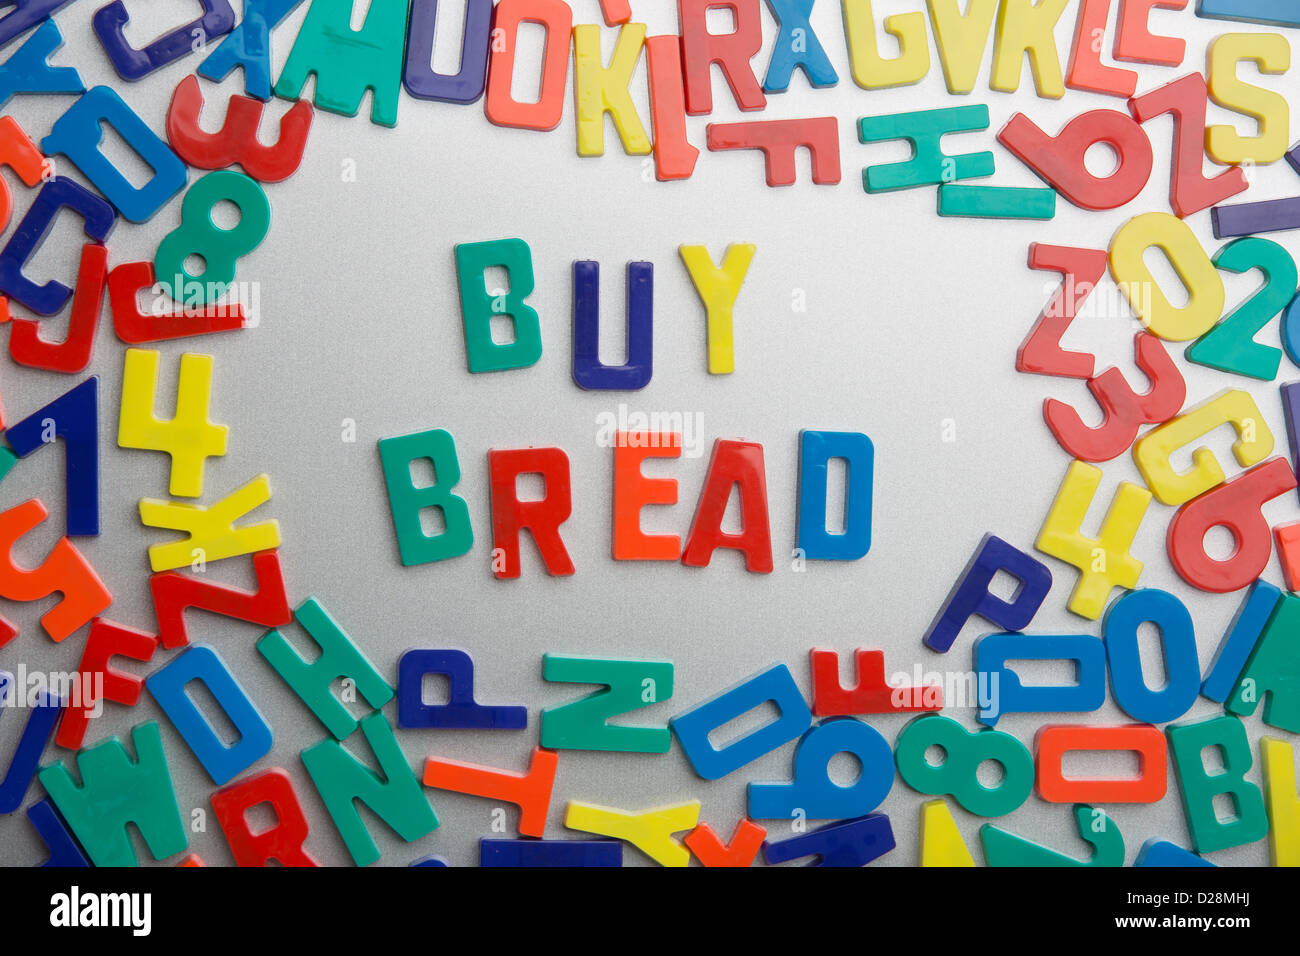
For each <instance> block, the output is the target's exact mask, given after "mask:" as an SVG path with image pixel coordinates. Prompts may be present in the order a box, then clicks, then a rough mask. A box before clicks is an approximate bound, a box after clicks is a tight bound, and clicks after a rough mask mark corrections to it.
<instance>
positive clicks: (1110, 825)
mask: <svg viewBox="0 0 1300 956" xmlns="http://www.w3.org/2000/svg"><path fill="white" fill-rule="evenodd" d="M1074 821H1075V824H1076V825H1077V826H1078V828H1079V836H1081V837H1083V839H1084V841H1085V842H1087V843H1091V844H1092V847H1093V853H1092V858H1091V859H1089V860H1088V861H1087V862H1084V861H1081V860H1076V859H1074V858H1073V857H1068V856H1065V855H1064V854H1062V853H1057V852H1056V851H1055V850H1049V849H1048V848H1047V847H1045V846H1039V845H1038V844H1037V843H1031V842H1030V841H1029V840H1026V839H1024V838H1023V837H1018V836H1016V835H1015V834H1014V833H1008V832H1007V831H1006V830H1003V829H1001V828H1000V827H995V826H994V825H993V824H991V823H986V824H984V826H982V827H980V842H981V843H983V844H984V858H985V859H986V860H988V864H989V866H1023V867H1060V866H1123V865H1124V837H1123V835H1122V834H1121V833H1120V832H1119V827H1117V826H1116V825H1115V822H1114V821H1113V820H1111V819H1110V817H1108V816H1106V811H1104V810H1101V809H1094V808H1092V807H1088V806H1083V805H1082V804H1081V805H1079V806H1076V807H1075V808H1074Z"/></svg>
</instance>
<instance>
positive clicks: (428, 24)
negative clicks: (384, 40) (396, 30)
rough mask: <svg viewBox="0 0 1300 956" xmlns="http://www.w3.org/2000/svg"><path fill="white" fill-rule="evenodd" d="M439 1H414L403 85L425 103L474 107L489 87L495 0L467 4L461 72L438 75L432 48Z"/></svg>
mask: <svg viewBox="0 0 1300 956" xmlns="http://www.w3.org/2000/svg"><path fill="white" fill-rule="evenodd" d="M437 19H438V0H411V22H410V25H409V26H408V27H407V30H406V65H405V66H404V67H403V69H402V85H403V86H405V87H406V92H408V93H410V94H411V95H412V96H415V97H418V98H419V99H422V100H441V101H442V102H444V103H473V102H474V101H475V100H477V99H478V98H479V97H480V96H482V95H483V90H484V88H485V87H486V86H487V62H488V45H489V44H490V42H491V34H492V0H468V2H467V3H466V4H465V19H464V25H463V26H464V32H463V33H462V34H461V37H462V39H461V41H460V70H459V71H458V72H456V73H454V74H453V73H438V72H436V71H435V70H434V69H433V47H434V37H435V29H434V24H435V23H436V22H437Z"/></svg>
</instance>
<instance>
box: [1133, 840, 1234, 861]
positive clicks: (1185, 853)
mask: <svg viewBox="0 0 1300 956" xmlns="http://www.w3.org/2000/svg"><path fill="white" fill-rule="evenodd" d="M1133 865H1134V866H1154V867H1162V868H1170V867H1188V866H1196V867H1204V866H1215V865H1217V864H1214V863H1211V862H1210V861H1209V860H1207V859H1205V858H1204V857H1200V856H1197V855H1196V854H1195V853H1192V852H1191V851H1189V850H1184V849H1183V848H1182V847H1180V846H1179V845H1178V844H1176V843H1170V842H1169V841H1168V840H1160V839H1157V838H1155V837H1152V838H1151V839H1150V840H1147V842H1146V843H1143V844H1142V846H1141V848H1140V849H1139V850H1138V855H1137V859H1136V860H1134V861H1133Z"/></svg>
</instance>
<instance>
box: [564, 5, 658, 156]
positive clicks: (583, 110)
mask: <svg viewBox="0 0 1300 956" xmlns="http://www.w3.org/2000/svg"><path fill="white" fill-rule="evenodd" d="M644 44H645V24H644V23H626V24H624V25H623V26H621V27H619V31H618V42H617V44H616V45H615V46H614V53H613V55H612V56H611V57H610V61H609V66H605V65H604V64H603V63H602V62H601V59H600V27H598V26H597V25H596V24H594V23H584V24H580V25H579V26H576V27H574V28H573V100H574V107H575V110H576V112H577V130H578V155H579V156H604V155H605V114H606V113H608V114H609V117H610V119H612V120H613V121H614V128H615V129H616V130H618V138H619V140H620V141H622V143H623V152H625V153H627V154H628V155H629V156H648V155H649V154H650V149H651V146H650V137H649V136H647V135H646V131H645V126H643V125H642V123H641V117H640V116H638V115H637V112H636V104H635V103H633V102H632V94H631V93H630V92H629V90H628V87H629V85H630V84H631V82H632V73H633V72H634V71H635V70H636V65H637V62H638V61H639V60H640V59H641V47H642V46H643V45H644Z"/></svg>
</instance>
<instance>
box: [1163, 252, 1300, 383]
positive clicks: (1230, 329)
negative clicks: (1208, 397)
mask: <svg viewBox="0 0 1300 956" xmlns="http://www.w3.org/2000/svg"><path fill="white" fill-rule="evenodd" d="M1214 267H1215V268H1216V269H1219V270H1220V271H1226V272H1236V273H1242V272H1249V271H1250V270H1252V269H1258V270H1259V271H1260V272H1261V273H1262V274H1263V277H1264V284H1263V285H1262V286H1261V287H1260V289H1259V291H1258V292H1256V293H1255V294H1254V295H1253V296H1251V297H1250V298H1248V299H1247V300H1246V301H1245V302H1243V303H1242V304H1241V305H1240V306H1238V307H1237V309H1236V310H1235V311H1233V312H1232V313H1231V314H1230V315H1228V316H1226V317H1225V318H1224V320H1223V321H1222V322H1220V323H1219V324H1218V325H1216V326H1215V327H1214V328H1212V329H1211V330H1210V331H1209V332H1207V333H1206V334H1205V335H1204V336H1202V337H1201V338H1200V339H1198V340H1197V341H1196V342H1193V343H1192V344H1191V345H1190V346H1188V348H1187V353H1186V354H1187V360H1188V361H1189V362H1196V363H1197V364H1198V365H1208V366H1209V367H1210V368H1217V369H1220V370H1222V371H1224V372H1235V373H1236V374H1238V375H1249V376H1250V377H1251V378H1258V379H1262V380H1264V381H1266V382H1271V381H1273V379H1275V378H1276V377H1277V370H1278V366H1279V365H1281V363H1282V350H1281V349H1278V348H1273V347H1272V346H1269V345H1264V344H1262V343H1260V342H1256V341H1255V335H1256V334H1257V333H1258V332H1259V330H1260V329H1262V328H1263V327H1264V326H1265V325H1266V324H1267V323H1268V321H1269V320H1270V319H1272V318H1273V317H1274V316H1275V315H1279V314H1280V313H1281V312H1282V310H1283V309H1285V308H1286V307H1287V306H1288V305H1290V304H1291V302H1292V300H1294V299H1295V292H1296V286H1297V284H1300V278H1298V277H1297V273H1296V264H1295V260H1294V259H1293V258H1291V253H1289V252H1287V251H1286V249H1285V248H1283V247H1282V246H1280V245H1278V244H1277V243H1276V242H1272V241H1270V240H1268V239H1259V238H1257V237H1254V236H1252V237H1250V238H1247V239H1238V240H1236V241H1235V242H1230V243H1228V244H1227V245H1226V246H1224V247H1223V248H1222V249H1220V250H1219V251H1218V252H1217V253H1215V255H1214ZM1293 335H1294V331H1293V329H1292V327H1291V323H1290V322H1286V323H1284V325H1283V328H1282V341H1283V344H1285V345H1286V346H1287V349H1288V351H1289V352H1292V353H1295V352H1296V351H1297V345H1300V343H1296V342H1294V341H1293V339H1292V336H1293Z"/></svg>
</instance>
